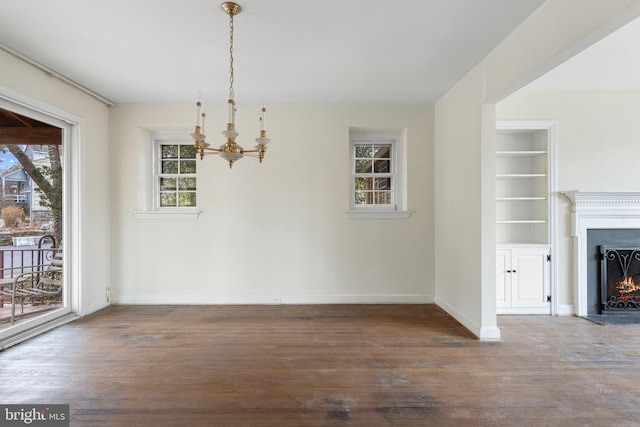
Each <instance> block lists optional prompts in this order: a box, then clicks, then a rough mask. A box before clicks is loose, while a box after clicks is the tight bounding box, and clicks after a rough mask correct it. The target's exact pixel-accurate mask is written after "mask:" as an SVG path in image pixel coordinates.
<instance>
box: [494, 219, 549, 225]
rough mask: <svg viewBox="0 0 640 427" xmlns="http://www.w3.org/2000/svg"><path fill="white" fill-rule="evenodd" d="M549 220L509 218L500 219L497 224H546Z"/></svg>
mask: <svg viewBox="0 0 640 427" xmlns="http://www.w3.org/2000/svg"><path fill="white" fill-rule="evenodd" d="M546 223H547V221H545V220H543V219H507V220H498V221H496V224H546Z"/></svg>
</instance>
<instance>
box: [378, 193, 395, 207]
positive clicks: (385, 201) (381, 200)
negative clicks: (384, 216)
mask: <svg viewBox="0 0 640 427" xmlns="http://www.w3.org/2000/svg"><path fill="white" fill-rule="evenodd" d="M375 195H376V197H375V202H376V205H390V204H391V191H376V193H375Z"/></svg>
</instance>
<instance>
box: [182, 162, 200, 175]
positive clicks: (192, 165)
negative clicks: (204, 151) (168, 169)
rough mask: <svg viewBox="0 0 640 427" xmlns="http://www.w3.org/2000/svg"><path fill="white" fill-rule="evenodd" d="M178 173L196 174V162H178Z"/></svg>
mask: <svg viewBox="0 0 640 427" xmlns="http://www.w3.org/2000/svg"><path fill="white" fill-rule="evenodd" d="M180 173H196V161H195V160H182V161H180Z"/></svg>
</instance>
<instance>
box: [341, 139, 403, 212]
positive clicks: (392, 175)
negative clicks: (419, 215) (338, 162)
mask: <svg viewBox="0 0 640 427" xmlns="http://www.w3.org/2000/svg"><path fill="white" fill-rule="evenodd" d="M401 135H402V134H400V135H399V134H398V133H397V132H381V131H367V130H354V129H351V132H350V136H351V144H350V153H351V154H350V156H351V174H350V181H351V182H350V191H349V198H350V200H349V210H348V211H347V216H348V217H349V218H408V217H409V215H410V213H409V212H407V211H406V210H404V205H403V199H404V197H403V188H404V179H405V178H404V175H403V168H402V166H403V159H402V149H401V148H402V145H401V142H400V138H401Z"/></svg>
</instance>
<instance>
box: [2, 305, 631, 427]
mask: <svg viewBox="0 0 640 427" xmlns="http://www.w3.org/2000/svg"><path fill="white" fill-rule="evenodd" d="M499 326H500V328H501V330H502V337H503V340H502V341H501V342H495V343H482V342H479V341H477V340H476V339H474V337H473V336H472V335H471V334H469V333H468V332H467V331H466V330H465V329H464V328H463V327H461V326H460V325H459V324H457V323H456V322H455V321H453V320H452V319H451V318H450V317H449V316H448V315H447V314H446V313H444V312H443V311H442V310H440V309H439V308H437V307H436V306H433V305H332V306H222V307H221V306H180V307H176V306H170V307H167V306H144V307H139V306H112V307H109V308H107V309H105V310H103V311H101V312H99V313H95V314H93V315H91V316H88V317H85V318H83V319H80V320H78V321H76V322H73V323H70V324H67V325H65V326H62V327H60V328H58V329H55V330H53V331H50V332H48V333H46V334H44V335H42V336H39V337H37V338H35V339H32V340H30V341H28V342H25V343H22V344H20V345H18V346H16V347H12V348H10V349H8V350H6V351H4V352H2V353H0V403H3V404H7V403H20V404H26V403H69V404H70V405H71V425H72V426H118V427H120V426H216V427H217V426H230V427H235V426H269V427H271V426H283V427H288V426H291V427H302V426H368V427H378V426H412V427H413V426H509V425H517V426H523V425H531V426H574V425H576V426H578V425H584V426H600V425H615V426H627V425H628V426H635V425H640V380H639V376H638V373H639V372H640V325H608V326H600V325H597V324H594V323H591V322H589V321H586V320H583V319H579V318H576V317H549V316H511V317H500V318H499Z"/></svg>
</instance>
